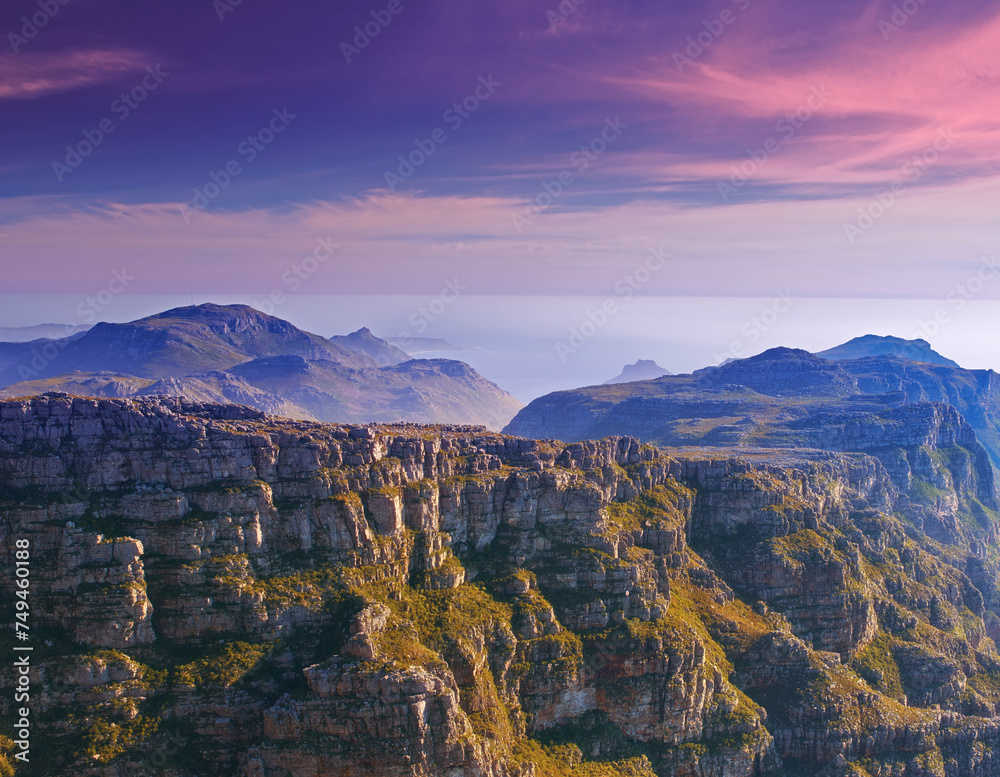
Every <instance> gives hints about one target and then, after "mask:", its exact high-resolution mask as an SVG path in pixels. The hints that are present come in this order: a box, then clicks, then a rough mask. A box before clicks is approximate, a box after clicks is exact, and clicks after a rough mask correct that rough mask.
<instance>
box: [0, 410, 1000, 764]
mask: <svg viewBox="0 0 1000 777" xmlns="http://www.w3.org/2000/svg"><path fill="white" fill-rule="evenodd" d="M959 431H960V430H959ZM951 433H952V432H951V431H940V433H935V434H936V435H937V436H936V437H935V438H934V440H933V441H932V442H933V443H934V444H935V445H941V444H945V443H947V442H948V441H949V440H950V441H953V442H958V439H957V438H952V437H948V436H947V435H949V434H951ZM942 435H944V436H945V437H944V438H942ZM942 440H943V441H942ZM972 442H974V439H973V440H972V441H969V440H966V443H968V444H969V445H971V444H972ZM897 443H898V445H899V447H900V449H901V450H902V451H903V454H902V455H903V456H904V457H912V461H915V462H916V461H917V459H918V457H919V452H920V451H921V450H926V449H927V448H928V442H927V440H926V438H924V437H920V438H916V439H913V440H897V441H895V442H894V443H893V444H894V445H897ZM907 444H909V445H910V447H906V446H907ZM876 449H880V446H877V445H876V446H874V447H873V450H876ZM933 450H937V449H936V448H935V449H933ZM910 460H911V459H910V458H907V461H910ZM935 463H936V462H934V461H931V464H932V465H933V464H935ZM917 466H919V464H918V465H917ZM934 471H937V470H934ZM949 471H951V470H949ZM955 471H958V470H955ZM975 482H976V481H975V480H974V479H973V480H972V481H970V484H972V485H975ZM936 488H938V490H939V491H940V492H941V493H940V494H938V495H936V496H937V497H941V498H943V497H944V496H947V497H948V498H949V499H952V500H954V504H955V505H956V509H958V507H964V506H965V505H968V504H969V502H968V501H967V500H968V495H969V493H970V492H969V490H968V488H966V489H965V490H963V484H962V483H961V482H960V478H958V477H952V478H951V479H950V480H949V479H943V480H941V481H940V486H939V487H936ZM0 501H2V503H0V510H2V520H0V547H2V548H3V549H4V553H5V554H6V555H7V557H8V558H6V559H5V560H8V561H10V560H11V559H12V556H10V554H11V553H12V552H13V547H14V546H13V540H14V539H15V538H28V539H30V540H31V547H32V551H31V552H32V559H33V564H35V566H34V568H33V585H34V588H33V593H32V595H33V597H34V599H33V610H32V618H33V624H34V625H33V628H34V629H37V631H38V633H39V634H43V635H45V637H46V638H47V639H48V640H49V641H51V642H52V643H53V646H56V648H57V650H58V655H45V654H44V653H42V652H41V651H39V655H38V658H39V660H38V663H37V664H36V667H35V669H34V675H33V680H34V682H35V685H36V694H37V695H36V696H35V698H37V700H38V701H37V703H38V709H39V710H47V711H49V712H50V713H55V712H56V711H58V710H60V709H70V708H72V709H74V710H76V712H74V716H75V717H74V718H73V719H72V720H60V719H58V716H55V717H53V718H49V719H47V720H46V722H43V723H41V724H40V727H39V729H38V730H37V736H38V737H40V738H44V740H45V741H46V742H47V743H48V746H47V747H46V748H45V755H44V756H43V757H44V758H46V759H47V760H46V764H47V767H48V771H47V773H51V774H62V773H65V774H91V775H119V774H121V775H125V774H155V773H159V771H158V770H159V769H161V768H162V767H163V765H164V763H166V764H167V765H168V766H169V768H170V769H171V770H172V772H170V773H172V774H176V775H189V774H197V775H216V774H217V775H232V774H236V775H239V777H270V776H271V775H282V777H286V776H287V775H293V776H294V777H299V775H302V776H303V777H304V776H305V775H309V777H326V776H327V775H337V776H338V777H344V776H345V775H347V776H349V777H361V776H362V775H373V776H374V775H380V776H381V775H392V776H393V777H395V776H396V775H399V776H400V777H403V776H404V775H410V776H415V777H424V776H425V775H426V776H427V777H430V776H431V775H448V776H449V777H474V776H475V777H529V776H530V775H533V774H535V773H536V772H537V771H538V770H539V769H541V768H542V765H543V763H544V764H545V765H546V766H545V768H548V769H550V770H551V769H552V768H556V769H562V770H564V771H565V772H566V773H570V772H571V770H572V768H573V766H572V764H573V763H575V762H574V761H573V758H576V757H577V756H573V755H572V754H571V753H569V751H566V750H565V749H563V750H559V749H553V748H552V747H550V745H552V744H553V743H559V742H571V743H574V746H575V747H578V748H579V751H575V752H579V753H580V755H579V757H583V758H600V759H602V760H604V761H611V762H616V763H618V766H615V765H610V766H606V767H602V768H606V769H608V770H610V771H607V772H606V773H607V774H609V775H614V774H637V773H638V774H648V773H650V772H649V771H648V770H649V769H650V768H652V769H653V770H655V773H657V774H659V775H667V774H670V775H674V774H678V775H688V774H691V775H700V776H702V777H751V776H752V775H764V774H782V773H783V772H784V771H785V769H786V768H787V769H789V770H791V771H790V772H789V773H791V772H794V771H796V770H798V771H801V770H803V769H805V770H807V771H808V770H812V771H813V772H814V773H818V772H819V771H820V770H824V769H825V770H828V771H829V773H831V774H838V773H844V774H847V773H848V770H849V769H850V768H853V767H851V765H852V764H858V763H862V762H863V763H864V764H865V766H864V768H865V769H867V770H868V773H869V774H882V773H884V774H897V773H899V774H903V773H905V774H907V775H909V774H927V775H947V777H973V775H977V776H978V775H980V774H987V773H989V772H988V769H989V768H991V764H992V763H993V761H992V755H990V753H991V752H992V750H991V748H992V747H993V746H994V744H995V742H996V741H997V738H998V728H997V726H996V725H995V724H994V722H993V720H992V719H991V718H992V716H993V715H994V714H996V712H997V711H998V710H1000V687H998V686H997V684H996V683H994V682H993V678H994V673H1000V658H998V657H997V653H996V649H995V647H994V645H993V642H992V640H991V639H990V637H989V636H987V635H988V633H990V629H993V628H995V624H996V623H997V621H998V618H997V615H996V614H994V613H995V611H996V609H997V602H996V599H995V592H994V591H993V589H992V588H991V587H990V586H989V585H987V584H986V582H987V581H989V580H991V579H995V566H993V564H994V558H995V556H994V550H993V548H994V545H993V542H994V539H993V538H994V534H993V529H992V523H991V522H992V520H993V518H994V517H995V516H994V514H993V513H992V512H990V508H989V507H988V506H983V507H982V510H983V512H982V514H981V515H979V516H978V518H977V519H976V520H978V521H979V523H980V525H979V528H978V529H974V528H970V527H967V526H964V525H963V527H962V531H961V532H958V533H957V534H955V539H954V542H953V544H951V545H948V546H947V547H946V550H942V548H943V547H945V546H942V545H940V544H939V543H935V542H934V541H932V540H931V539H930V538H928V537H927V535H925V534H924V533H923V532H922V531H921V528H922V526H924V525H925V523H926V521H925V518H926V517H927V515H929V514H930V513H927V514H926V515H925V511H930V510H932V506H931V505H930V504H929V503H926V502H924V503H920V502H919V501H917V500H916V499H915V495H914V494H913V493H908V492H907V491H906V490H905V489H903V488H901V487H900V481H899V477H898V473H894V472H891V471H890V469H889V468H888V467H887V466H886V465H885V464H884V463H883V459H882V457H873V456H870V455H867V454H864V453H846V452H845V453H822V452H819V451H811V452H808V453H802V454H796V453H794V452H789V451H785V452H771V453H767V454H765V453H764V452H760V453H758V454H757V455H754V456H747V457H739V458H737V457H725V458H705V457H699V456H698V455H696V454H692V453H687V454H685V457H684V458H675V457H671V456H668V455H666V454H664V453H663V452H661V451H658V450H656V449H655V448H652V447H650V446H648V445H643V444H641V443H639V442H638V441H637V440H635V439H631V438H624V437H618V438H607V439H603V440H599V441H592V442H582V443H574V444H571V445H562V444H557V443H546V442H537V441H530V440H524V439H518V438H511V437H505V436H502V435H499V434H492V433H487V432H486V431H485V430H483V429H482V428H474V427H417V426H395V427H384V426H369V427H345V426H335V425H323V424H315V423H307V422H296V421H288V420H278V419H273V418H268V417H267V416H264V415H263V414H261V413H259V412H256V411H252V410H248V409H246V408H239V407H234V406H223V405H202V404H197V403H190V402H185V401H183V400H165V399H143V400H135V399H126V400H111V399H108V400H88V399H74V398H71V397H65V396H46V397H41V398H36V399H33V400H25V401H14V402H4V403H0ZM933 510H938V511H939V512H940V505H938V504H937V503H935V505H934V506H933ZM966 536H975V537H976V539H975V542H974V543H965V542H964V540H963V539H962V538H964V537H966ZM0 585H2V586H5V587H4V588H3V589H2V590H3V591H4V593H5V595H7V594H9V593H11V591H10V589H9V587H7V586H9V585H10V580H9V579H6V578H5V579H4V581H3V583H2V584H0ZM9 696H10V694H5V695H4V699H5V701H4V702H3V703H4V704H9V701H7V699H8V697H9ZM5 711H6V710H5ZM112 724H113V725H112ZM169 737H172V739H171V738H169ZM175 741H183V743H184V744H183V746H176V745H174V744H171V743H172V742H175ZM156 753H160V756H161V757H160V758H159V759H158V760H157V763H155V764H154V763H153V760H151V759H153V756H154V754H156ZM164 753H166V754H167V755H163V754H164ZM637 756H642V758H647V759H648V761H644V760H642V758H640V760H641V761H642V762H641V763H639V762H638V761H632V762H627V761H628V759H629V758H636V757H637ZM546 759H548V760H546ZM559 759H563V760H559ZM566 759H569V760H566ZM616 759H617V761H616ZM783 764H784V765H783ZM873 764H874V765H873ZM936 764H937V765H936ZM876 767H878V768H877V769H876ZM873 769H875V770H874V771H873ZM878 769H882V771H881V772H880V771H878ZM984 769H986V770H987V771H983V770H984ZM637 770H638V771H637ZM796 773H797V772H796ZM855 774H859V772H855Z"/></svg>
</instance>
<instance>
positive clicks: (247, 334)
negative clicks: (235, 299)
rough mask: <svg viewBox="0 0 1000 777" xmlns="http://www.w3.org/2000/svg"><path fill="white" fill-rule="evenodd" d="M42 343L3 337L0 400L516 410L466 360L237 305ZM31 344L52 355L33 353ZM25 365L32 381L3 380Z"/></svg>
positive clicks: (437, 415) (341, 410) (452, 417)
mask: <svg viewBox="0 0 1000 777" xmlns="http://www.w3.org/2000/svg"><path fill="white" fill-rule="evenodd" d="M42 343H45V345H44V346H41V345H40V344H35V343H22V344H10V345H8V346H7V348H6V350H5V349H4V347H3V345H2V344H0V368H3V367H4V366H5V365H6V369H4V370H3V371H2V372H0V375H7V376H8V382H7V383H6V384H3V383H2V382H0V396H5V397H17V396H26V395H31V394H38V393H42V392H45V391H63V392H66V393H69V394H78V395H86V396H145V395H151V394H167V395H173V396H185V397H187V398H188V399H192V400H198V401H205V402H231V403H235V404H243V405H249V406H251V407H255V408H257V409H258V410H261V411H264V412H267V413H275V414H282V415H288V416H290V417H293V418H306V419H317V420H322V421H340V422H351V423H365V422H371V421H410V422H414V423H463V424H483V425H486V426H488V427H490V428H493V429H499V428H500V427H502V426H503V425H504V424H505V423H507V422H508V421H509V420H510V419H511V418H512V417H513V416H514V414H515V413H517V411H518V410H519V409H520V408H521V404H520V403H519V402H518V401H517V400H516V399H514V397H512V396H511V395H510V394H508V393H507V392H505V391H503V390H502V389H501V388H499V387H498V386H496V385H495V384H494V383H491V382H490V381H488V380H486V379H485V378H484V377H482V376H481V375H479V373H477V372H476V371H475V370H473V369H472V368H471V367H469V366H468V365H466V364H464V363H462V362H456V361H448V360H444V359H435V360H430V361H426V360H413V359H410V357H409V356H408V355H407V354H406V353H405V352H403V351H402V350H400V349H398V348H396V347H395V346H392V345H390V344H388V343H387V342H385V341H384V340H380V339H379V338H377V337H375V336H374V335H372V333H371V332H370V331H369V330H368V329H360V330H358V331H357V332H354V333H352V334H350V335H344V336H339V337H334V338H331V339H330V340H327V339H325V338H322V337H320V336H318V335H314V334H311V333H309V332H304V331H303V330H300V329H298V328H297V327H295V326H293V325H292V324H289V323H288V322H287V321H283V320H281V319H278V318H274V317H273V316H267V315H265V314H263V313H260V312H258V311H256V310H254V309H252V308H249V307H246V306H243V305H229V306H220V305H199V306H197V307H190V308H177V309H175V310H168V311H166V312H165V313H161V314H159V315H156V316H150V317H148V318H144V319H140V320H139V321H135V322H132V323H130V324H98V325H97V326H95V327H94V328H93V329H92V330H90V331H89V332H87V333H85V334H83V335H80V336H79V337H78V339H75V340H73V341H63V342H61V343H54V342H53V341H42ZM39 348H41V350H42V351H43V352H45V353H48V351H47V350H46V349H48V350H51V352H52V354H54V355H52V358H45V356H38V361H35V360H34V359H35V355H33V354H34V353H35V351H37V350H38V349H39ZM32 349H35V351H33V350H32ZM67 367H73V369H69V370H66V369H65V368H67ZM26 370H27V372H28V373H29V375H33V377H30V379H28V380H20V381H17V382H9V379H10V377H12V376H22V375H23V374H24V373H25V371H26ZM64 370H65V371H64ZM3 385H5V387H2V386H3Z"/></svg>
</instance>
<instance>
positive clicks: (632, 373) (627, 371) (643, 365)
mask: <svg viewBox="0 0 1000 777" xmlns="http://www.w3.org/2000/svg"><path fill="white" fill-rule="evenodd" d="M667 375H673V373H672V372H670V370H665V369H663V367H661V366H660V365H659V364H657V363H656V362H655V361H653V360H652V359H639V360H638V361H636V363H635V364H626V365H625V367H624V368H622V371H621V374H620V375H618V376H617V377H615V378H612V379H611V380H607V381H605V382H604V385H605V386H610V385H614V384H617V383H635V382H637V381H640V380H656V379H657V378H662V377H665V376H667Z"/></svg>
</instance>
